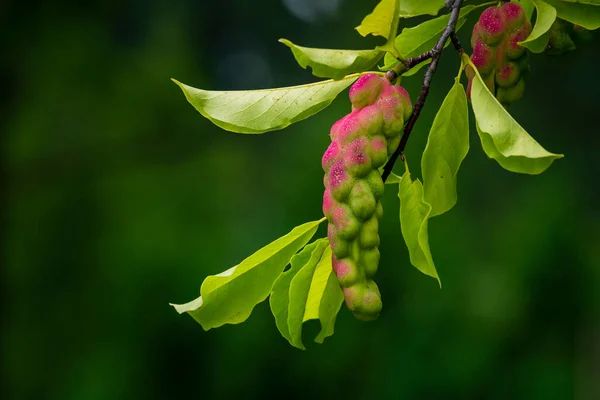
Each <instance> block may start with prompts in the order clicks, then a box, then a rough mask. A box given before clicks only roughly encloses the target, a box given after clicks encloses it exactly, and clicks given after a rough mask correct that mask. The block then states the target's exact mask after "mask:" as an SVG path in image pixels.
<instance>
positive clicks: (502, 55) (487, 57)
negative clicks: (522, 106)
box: [466, 3, 531, 107]
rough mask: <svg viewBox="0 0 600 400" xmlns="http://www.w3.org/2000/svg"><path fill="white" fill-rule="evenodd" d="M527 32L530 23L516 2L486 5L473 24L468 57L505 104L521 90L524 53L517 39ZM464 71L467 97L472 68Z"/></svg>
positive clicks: (525, 63) (525, 65) (526, 65)
mask: <svg viewBox="0 0 600 400" xmlns="http://www.w3.org/2000/svg"><path fill="white" fill-rule="evenodd" d="M530 33H531V24H530V22H529V20H528V19H527V17H526V15H525V11H524V10H523V7H522V6H521V5H520V4H518V3H504V4H503V5H501V6H499V7H495V6H494V7H489V8H487V9H486V10H484V11H483V12H482V13H481V16H480V17H479V21H478V22H477V23H476V24H475V26H474V27H473V35H472V36H471V46H472V47H473V54H472V55H471V61H472V62H473V64H474V65H475V66H476V67H477V70H478V71H479V74H480V75H481V77H482V78H483V81H484V82H485V84H486V86H487V87H488V89H490V91H491V92H492V93H493V94H494V96H496V98H497V99H498V101H499V102H500V103H502V105H504V106H505V107H506V106H509V105H510V104H512V103H514V102H515V101H517V100H518V99H520V98H521V97H522V96H523V92H524V91H525V80H524V79H525V78H526V76H527V75H528V74H529V63H528V54H527V49H525V48H524V47H521V46H519V45H518V43H519V42H520V41H523V40H525V39H526V38H527V37H528V36H529V34H530ZM466 72H467V77H468V78H469V85H468V87H467V95H468V96H469V97H470V96H471V84H472V82H473V77H474V76H475V72H474V71H473V70H472V68H471V67H467V70H466Z"/></svg>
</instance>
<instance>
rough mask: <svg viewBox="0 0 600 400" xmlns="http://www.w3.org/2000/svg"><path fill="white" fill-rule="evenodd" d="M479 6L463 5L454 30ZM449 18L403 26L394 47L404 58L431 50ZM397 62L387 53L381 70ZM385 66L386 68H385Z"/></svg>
mask: <svg viewBox="0 0 600 400" xmlns="http://www.w3.org/2000/svg"><path fill="white" fill-rule="evenodd" d="M479 7H481V6H473V5H469V6H466V7H463V8H462V9H461V10H460V16H459V18H458V21H457V23H456V31H458V30H459V29H460V28H461V27H462V26H463V25H464V23H465V22H466V20H467V16H468V15H469V13H471V11H473V10H475V9H476V8H479ZM449 19H450V15H449V14H446V15H442V16H440V17H437V18H434V19H431V20H428V21H425V22H423V23H421V24H419V25H417V26H415V27H412V28H404V29H403V30H402V32H401V33H400V35H398V36H397V37H396V39H395V46H396V49H398V51H399V52H400V56H401V57H402V58H404V59H406V58H411V57H416V56H418V55H421V54H423V53H425V52H426V51H429V50H431V49H432V48H433V47H434V46H435V45H436V43H437V41H438V40H439V39H440V37H441V36H442V33H443V32H444V30H445V29H446V26H447V25H448V20H449ZM449 44H450V41H449V40H448V41H447V42H446V43H445V44H444V46H448V45H449ZM430 62H431V60H427V61H426V62H423V63H420V64H418V65H417V66H415V67H413V68H411V69H410V70H408V71H407V72H405V73H404V74H403V75H404V76H410V75H414V74H415V73H416V72H417V71H418V70H419V69H421V68H422V67H423V66H425V65H427V64H429V63H430ZM396 63H397V60H396V59H395V58H394V56H393V55H391V54H389V53H387V54H386V55H385V58H384V65H385V66H384V67H383V68H382V69H383V70H389V69H391V68H393V66H394V65H395V64H396ZM386 67H387V68H386Z"/></svg>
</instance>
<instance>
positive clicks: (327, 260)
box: [288, 239, 344, 350]
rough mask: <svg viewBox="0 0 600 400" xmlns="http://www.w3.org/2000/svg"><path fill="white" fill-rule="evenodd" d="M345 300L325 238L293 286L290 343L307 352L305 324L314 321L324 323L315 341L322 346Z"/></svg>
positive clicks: (290, 293)
mask: <svg viewBox="0 0 600 400" xmlns="http://www.w3.org/2000/svg"><path fill="white" fill-rule="evenodd" d="M332 279H333V281H332ZM333 283H334V284H333ZM343 300H344V295H343V294H342V290H341V289H340V287H339V284H338V283H337V279H336V278H335V275H334V274H333V269H332V266H331V248H330V247H329V244H328V242H327V239H324V240H323V241H321V242H319V244H318V245H317V247H316V248H315V249H314V250H313V252H312V254H311V257H310V259H309V260H308V261H307V262H306V263H305V265H304V266H303V267H302V269H300V271H299V272H298V273H297V274H296V275H295V276H294V278H292V281H291V283H290V287H289V306H288V329H289V332H290V336H291V341H290V344H291V345H292V346H294V347H297V348H299V349H303V350H304V349H305V347H304V344H303V343H302V324H303V323H304V322H306V321H309V320H311V319H319V320H320V321H321V332H320V333H319V334H318V336H317V338H316V339H315V341H317V342H318V343H322V342H323V340H324V339H325V338H326V337H328V336H331V335H332V334H333V327H334V324H335V317H336V315H337V313H338V311H339V309H340V306H341V305H342V301H343Z"/></svg>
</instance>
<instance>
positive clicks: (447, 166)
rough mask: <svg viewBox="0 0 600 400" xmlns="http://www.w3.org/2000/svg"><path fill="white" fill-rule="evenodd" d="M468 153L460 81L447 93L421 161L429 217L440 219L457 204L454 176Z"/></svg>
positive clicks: (466, 117) (464, 100) (466, 113)
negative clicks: (429, 207)
mask: <svg viewBox="0 0 600 400" xmlns="http://www.w3.org/2000/svg"><path fill="white" fill-rule="evenodd" d="M468 152H469V109H468V106H467V95H466V93H465V89H464V87H463V85H462V84H461V83H460V81H459V78H456V81H455V82H454V86H452V88H451V89H450V91H449V92H448V94H447V95H446V98H445V99H444V102H443V103H442V106H441V107H440V109H439V111H438V112H437V115H436V116H435V119H434V120H433V125H432V126H431V130H430V131H429V138H428V140H427V146H426V147H425V151H424V152H423V158H422V159H421V170H422V172H423V190H424V192H425V196H424V198H425V202H427V203H428V204H429V205H431V213H430V215H429V217H434V216H436V215H440V214H443V213H445V212H446V211H448V210H450V209H451V208H452V207H454V205H455V204H456V176H457V174H458V169H459V167H460V164H461V163H462V161H463V160H464V158H465V157H466V155H467V153H468Z"/></svg>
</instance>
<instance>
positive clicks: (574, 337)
mask: <svg viewBox="0 0 600 400" xmlns="http://www.w3.org/2000/svg"><path fill="white" fill-rule="evenodd" d="M294 3H297V2H294V1H292V0H285V1H283V2H282V1H274V0H272V1H262V2H260V4H258V3H257V2H248V1H242V0H235V1H233V0H232V1H230V2H209V1H196V2H192V1H183V2H169V3H167V2H139V1H128V2H122V3H119V2H109V1H98V0H96V1H89V2H85V3H79V2H71V1H57V2H44V1H40V2H37V3H35V4H27V3H23V2H16V1H13V2H9V3H3V4H2V5H0V27H1V28H0V29H1V33H2V34H1V35H0V43H1V44H2V46H3V49H4V52H3V54H4V57H3V62H2V63H1V65H0V80H1V82H2V88H3V91H2V94H1V95H0V99H1V100H0V101H1V103H0V107H1V108H0V116H1V119H0V124H1V125H0V127H1V128H0V129H1V133H2V135H1V136H0V138H1V139H0V140H1V143H2V164H1V167H0V168H1V169H0V173H1V175H0V176H1V184H0V190H1V192H0V196H1V204H2V220H1V221H2V230H1V234H0V235H1V239H2V279H1V282H2V312H3V313H2V315H3V324H2V335H1V344H2V347H1V350H0V354H1V356H0V357H1V359H2V385H1V386H0V387H1V389H0V390H1V391H2V393H1V394H3V396H2V397H3V398H11V399H12V398H16V399H22V398H47V399H88V398H89V399H115V398H197V397H203V398H230V397H234V396H237V397H242V398H264V397H267V396H273V397H276V398H311V397H316V398H324V397H332V396H333V397H336V398H337V397H340V396H342V395H343V396H345V397H350V398H490V399H496V398H497V399H504V398H509V397H516V398H540V399H546V398H572V397H575V396H579V397H580V398H595V397H596V396H598V395H600V394H599V393H600V392H599V391H600V388H599V386H598V383H597V380H596V379H595V378H596V377H597V376H598V374H599V373H600V371H599V370H598V365H600V362H599V361H598V360H599V357H600V356H599V352H600V348H599V346H600V317H599V316H600V298H599V297H600V295H599V294H598V293H600V247H599V246H598V243H600V228H599V227H600V208H599V206H598V197H599V195H600V187H599V186H598V184H597V183H598V173H599V172H600V161H598V157H597V156H596V148H598V147H599V145H600V139H599V138H598V126H599V123H600V121H599V119H600V117H599V116H598V113H597V108H598V93H599V91H600V79H598V77H597V65H598V63H599V62H600V47H599V46H598V41H597V40H598V39H596V41H595V42H592V43H589V44H588V45H583V46H580V47H579V48H578V50H577V51H575V52H573V53H570V54H567V55H564V56H563V57H561V58H550V57H547V56H544V55H538V56H535V57H532V77H531V79H530V81H529V83H528V87H527V91H526V94H525V97H524V98H523V99H522V100H521V101H520V102H519V103H517V104H515V105H514V106H513V107H511V113H513V115H514V116H515V117H516V119H517V120H518V121H519V122H520V123H521V124H522V125H523V126H524V127H525V128H526V129H527V130H528V131H529V132H530V133H531V134H532V135H533V136H534V137H535V138H536V139H537V140H538V141H539V142H540V143H542V144H543V145H544V147H546V148H547V149H549V150H551V151H555V152H560V153H564V154H565V158H564V159H561V160H558V161H557V162H555V164H554V165H553V166H552V167H551V168H550V169H549V170H548V171H546V172H545V173H544V174H542V175H540V176H522V175H516V174H511V173H509V172H506V171H504V170H502V169H501V168H500V167H499V166H498V165H496V163H495V162H493V161H490V160H487V159H486V158H485V156H484V155H483V153H482V152H481V151H480V147H481V145H480V143H479V140H478V138H477V136H476V132H475V131H474V129H472V130H471V151H470V153H469V155H468V156H467V158H466V159H465V161H464V163H463V165H462V167H461V172H460V175H459V177H458V197H459V201H458V203H457V205H456V206H455V208H454V209H453V210H452V211H451V212H449V213H448V214H445V215H443V216H441V217H439V218H435V219H434V220H433V221H432V222H431V223H430V227H429V236H430V243H431V248H432V249H433V251H434V254H433V257H434V259H435V264H436V267H437V270H438V273H439V274H440V277H441V278H442V280H443V281H444V288H443V289H442V290H440V289H439V288H438V286H437V283H436V282H435V281H434V280H432V279H428V278H426V277H424V276H422V274H420V273H419V272H418V271H416V270H415V269H414V268H412V267H411V266H410V264H409V261H408V254H407V251H406V248H405V246H404V244H403V243H402V238H401V233H400V229H399V226H398V219H397V208H398V203H397V202H398V200H397V193H396V192H395V191H394V190H388V191H387V193H386V195H385V196H384V209H385V210H386V211H385V212H384V217H383V220H382V223H381V237H382V245H381V253H382V259H381V262H380V268H379V272H378V274H377V280H378V282H381V283H380V289H381V292H382V296H383V298H384V304H385V306H384V310H383V313H382V315H381V316H380V318H379V319H378V320H377V321H376V322H372V323H361V322H359V321H356V320H355V319H354V318H353V317H352V315H351V314H350V313H349V312H348V311H347V310H345V309H342V311H341V312H340V315H339V317H338V319H337V323H336V328H335V329H336V335H334V336H333V337H332V338H328V339H327V340H325V343H324V344H323V345H318V344H314V343H312V341H310V340H305V344H307V347H308V351H306V352H301V351H299V350H296V349H294V348H292V347H291V346H289V344H288V343H287V342H286V340H285V339H283V338H282V337H281V336H280V334H279V332H278V331H277V329H276V328H275V322H274V320H273V317H272V316H271V314H270V311H269V306H268V304H267V303H263V304H261V305H259V306H258V307H257V308H256V309H255V311H254V313H253V315H252V317H251V318H250V319H249V320H248V321H247V322H245V323H244V324H241V325H237V326H225V327H222V328H220V329H218V330H211V331H209V332H204V331H202V329H201V328H200V326H199V325H198V324H196V323H195V321H193V319H192V318H189V317H186V316H180V315H178V314H177V313H175V312H174V311H173V309H172V308H171V307H170V306H169V305H168V303H170V302H175V303H177V302H184V301H186V300H188V299H189V298H193V297H194V296H196V295H197V294H198V291H199V283H200V282H201V281H202V279H204V277H205V276H206V275H209V274H214V273H217V272H220V271H223V270H225V269H227V268H229V267H230V266H233V265H236V264H237V263H238V262H239V261H241V260H242V259H244V258H245V257H246V256H247V255H249V254H251V253H252V252H253V251H254V250H255V249H257V248H260V247H262V246H263V245H265V244H267V243H268V242H270V241H272V240H274V239H275V238H277V237H279V236H281V235H283V234H284V233H286V232H288V231H289V230H290V229H291V228H292V227H293V226H296V225H298V224H300V223H302V222H304V221H309V220H314V219H318V218H320V214H321V205H320V203H321V196H322V190H323V188H322V171H321V166H320V158H321V154H322V153H323V151H324V149H325V148H326V147H327V144H328V142H329V139H328V137H327V133H328V130H329V126H330V125H331V123H332V122H333V121H335V120H337V119H339V118H340V117H341V116H342V115H344V114H346V113H347V112H348V110H349V102H348V101H347V100H346V98H345V97H343V96H342V97H340V98H339V99H337V100H336V101H335V102H334V103H333V104H332V105H331V106H330V107H329V108H328V109H327V110H325V111H323V112H322V113H320V114H318V115H317V116H315V117H313V118H311V119H310V120H307V121H304V122H300V123H298V124H296V125H294V126H291V127H289V128H287V129H286V130H284V131H280V132H272V133H267V134H265V135H261V136H241V135H234V134H231V133H227V132H224V131H222V130H220V129H219V128H217V127H215V126H213V125H212V124H211V123H210V122H209V121H207V120H205V119H203V118H201V117H200V116H199V115H198V114H197V112H196V111H195V110H193V109H192V108H191V107H190V106H189V105H188V104H187V103H186V102H185V99H184V98H183V96H182V95H181V91H180V89H179V88H177V86H175V85H174V84H173V83H172V82H171V81H170V80H169V78H170V77H177V78H179V79H181V80H182V81H184V82H186V83H190V84H193V85H194V86H196V87H203V88H209V89H250V88H266V87H274V86H288V85H293V84H301V83H306V82H312V81H314V78H313V77H312V76H311V75H310V72H309V71H304V70H302V69H300V68H299V67H298V66H297V65H296V62H295V61H294V59H293V57H292V56H291V55H290V52H289V49H288V48H287V47H285V46H284V45H282V44H280V43H278V42H277V39H279V38H280V37H285V38H288V39H290V40H291V41H293V42H294V43H296V42H298V43H302V44H303V45H306V46H312V47H332V48H357V49H359V48H370V47H372V46H370V45H374V44H378V43H380V42H379V41H377V39H374V38H367V39H363V38H361V37H360V36H359V35H358V34H357V33H356V32H355V31H353V29H352V28H353V27H354V26H356V25H357V24H358V23H359V22H360V20H361V19H362V17H363V16H364V15H365V14H367V13H368V12H369V11H370V10H371V9H372V8H373V4H374V3H375V2H374V1H366V2H361V1H354V0H344V1H341V0H336V1H333V0H330V1H327V2H319V1H317V0H312V1H306V2H305V6H304V11H302V12H303V13H304V14H302V13H300V14H299V15H300V16H302V17H303V18H304V19H301V18H298V17H297V15H295V14H294V13H292V12H291V11H290V9H291V10H297V6H294ZM325 3H326V4H329V5H330V7H329V8H327V7H326V6H324V5H322V4H325ZM319 4H321V5H319ZM336 6H337V7H336ZM294 7H296V8H294ZM311 7H312V8H311ZM309 9H310V10H316V11H314V13H313V14H311V15H308V14H306V12H307V11H306V10H309ZM307 15H308V16H307ZM416 21H420V20H419V19H417V20H416ZM473 22H474V19H473V18H470V19H469V21H468V22H467V23H466V24H465V27H464V28H463V29H462V30H461V33H460V34H459V36H460V38H461V39H462V42H463V43H465V44H466V43H468V31H469V30H470V28H471V26H472V24H473ZM369 44H370V45H369ZM458 65H459V60H458V57H457V56H456V55H455V54H452V52H447V54H445V55H444V57H443V58H442V61H441V66H440V70H439V71H438V73H437V74H436V76H435V78H434V83H433V88H432V92H431V95H430V97H429V99H428V103H427V106H426V107H425V108H424V110H423V114H422V117H421V119H420V120H419V122H418V124H417V126H416V128H415V131H414V132H413V134H412V136H411V140H410V142H409V146H408V152H407V158H408V159H409V161H410V160H413V161H412V163H411V173H412V174H413V175H415V176H419V175H420V171H419V169H418V164H419V163H418V160H419V158H420V154H421V153H422V151H423V148H424V146H425V143H426V136H427V133H428V132H429V128H430V124H431V122H432V121H433V117H434V115H435V113H436V111H437V108H438V107H439V105H440V104H441V102H442V100H443V98H444V96H445V95H446V93H447V91H448V90H449V88H450V87H451V86H452V84H453V78H454V76H455V75H456V71H457V69H458ZM420 76H421V74H417V75H416V76H415V77H412V78H407V79H405V80H404V81H403V85H404V86H406V87H407V88H408V89H409V91H410V92H411V93H417V91H418V90H419V87H420ZM471 122H472V121H471ZM470 125H471V126H472V127H474V124H473V123H471V124H470ZM398 171H399V172H401V168H399V169H398ZM321 230H323V228H321ZM319 232H320V233H321V234H324V231H323V232H321V231H319ZM318 329H319V326H318V322H315V324H314V331H313V332H310V329H306V330H307V332H306V335H307V337H310V338H312V337H314V336H315V335H316V333H317V332H318Z"/></svg>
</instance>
